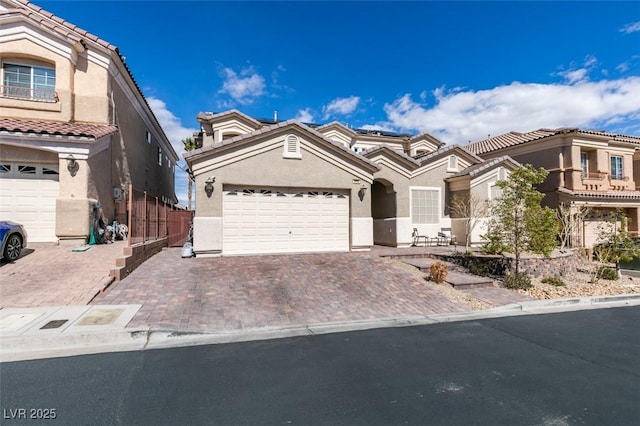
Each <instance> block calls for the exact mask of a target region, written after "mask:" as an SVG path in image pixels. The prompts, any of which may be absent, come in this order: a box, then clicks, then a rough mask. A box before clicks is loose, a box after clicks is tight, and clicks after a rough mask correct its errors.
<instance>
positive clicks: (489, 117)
mask: <svg viewBox="0 0 640 426" xmlns="http://www.w3.org/2000/svg"><path fill="white" fill-rule="evenodd" d="M434 95H435V96H436V104H435V105H434V106H433V107H427V106H424V105H422V104H419V103H417V102H415V101H414V100H413V99H412V97H411V95H410V94H406V95H404V96H402V97H400V98H398V99H396V100H395V101H393V102H392V103H387V104H385V106H384V110H385V112H386V114H387V121H386V122H384V123H378V124H377V125H378V126H383V127H387V128H389V127H390V128H393V129H394V130H396V131H409V132H416V131H417V132H429V133H431V134H433V135H434V136H436V137H438V138H441V139H442V140H443V141H444V142H447V143H449V144H453V143H461V144H464V143H466V142H468V141H477V140H481V139H484V138H486V137H487V135H488V134H491V135H493V136H495V135H498V134H502V133H507V132H509V131H530V130H535V129H539V128H544V127H547V128H554V127H562V126H578V127H583V128H599V127H600V126H606V125H609V126H611V125H613V124H616V123H623V124H622V125H624V123H629V122H630V121H633V120H636V121H637V120H638V119H640V77H628V78H625V79H619V80H602V81H598V82H592V81H589V80H576V82H574V83H570V84H566V83H565V84H536V83H519V82H514V83H511V84H509V85H504V86H498V87H495V88H493V89H489V90H480V91H473V90H467V91H451V92H446V91H445V90H444V89H442V88H439V89H435V90H434Z"/></svg>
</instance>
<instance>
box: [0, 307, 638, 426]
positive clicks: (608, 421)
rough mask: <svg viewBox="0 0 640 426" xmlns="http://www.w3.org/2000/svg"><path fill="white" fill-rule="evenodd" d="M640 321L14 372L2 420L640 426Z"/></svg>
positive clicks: (53, 365)
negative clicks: (47, 417)
mask: <svg viewBox="0 0 640 426" xmlns="http://www.w3.org/2000/svg"><path fill="white" fill-rule="evenodd" d="M638 324H640V307H627V308H615V309H597V310H588V311H579V312H571V313H562V314H548V315H537V316H519V317H510V318H500V319H489V320H481V321H469V322H462V323H451V324H439V325H431V326H421V327H408V328H396V329H386V330H370V331H364V332H353V333H339V334H332V335H321V336H311V337H299V338H290V339H280V340H271V341H262V342H250V343H238V344H225V345H213V346H199V347H190V348H176V349H163V350H149V351H143V352H127V353H112V354H100V355H87V356H77V357H69V358H58V359H46V360H38V361H22V362H13V363H3V364H0V380H1V381H0V391H1V394H0V403H1V411H2V413H0V414H1V415H2V417H0V423H1V424H2V425H11V424H27V423H38V424H40V423H41V424H65V425H67V424H69V425H71V424H72V425H83V424H91V425H98V424H123V425H134V424H148V425H189V424H196V425H198V424H208V425H289V424H294V425H295V424H297V425H319V424H323V425H368V426H369V425H400V424H414V425H476V424H477V425H583V424H588V425H632V424H633V425H637V424H640V331H639V329H638ZM52 410H53V411H52ZM47 415H48V416H49V417H51V416H52V415H54V416H55V417H56V418H55V419H54V420H45V419H41V420H36V419H33V418H31V417H40V418H41V417H45V416H47ZM19 417H26V419H23V418H19Z"/></svg>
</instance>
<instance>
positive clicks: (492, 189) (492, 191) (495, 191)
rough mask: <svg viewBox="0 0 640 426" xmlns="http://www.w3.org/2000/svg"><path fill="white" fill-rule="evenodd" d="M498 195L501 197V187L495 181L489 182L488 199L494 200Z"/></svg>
mask: <svg viewBox="0 0 640 426" xmlns="http://www.w3.org/2000/svg"><path fill="white" fill-rule="evenodd" d="M500 197H502V188H500V187H499V186H498V185H496V184H495V183H493V184H489V199H490V200H496V199H498V198H500Z"/></svg>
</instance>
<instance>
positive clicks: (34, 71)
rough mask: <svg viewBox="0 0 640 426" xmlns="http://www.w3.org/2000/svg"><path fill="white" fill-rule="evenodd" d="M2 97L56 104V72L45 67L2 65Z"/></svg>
mask: <svg viewBox="0 0 640 426" xmlns="http://www.w3.org/2000/svg"><path fill="white" fill-rule="evenodd" d="M2 75H3V77H2V85H3V86H2V96H6V97H11V98H20V99H31V100H37V101H50V102H56V101H57V100H58V98H57V96H56V92H55V89H56V70H55V69H54V68H52V67H46V66H32V65H19V64H10V63H4V64H2Z"/></svg>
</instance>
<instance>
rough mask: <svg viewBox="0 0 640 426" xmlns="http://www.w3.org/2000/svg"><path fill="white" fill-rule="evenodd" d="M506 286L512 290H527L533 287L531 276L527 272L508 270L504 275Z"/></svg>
mask: <svg viewBox="0 0 640 426" xmlns="http://www.w3.org/2000/svg"><path fill="white" fill-rule="evenodd" d="M504 286H505V287H506V288H508V289H511V290H526V289H528V288H531V277H529V275H528V274H527V273H526V272H519V273H517V274H516V273H515V272H507V273H506V274H505V275H504Z"/></svg>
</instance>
